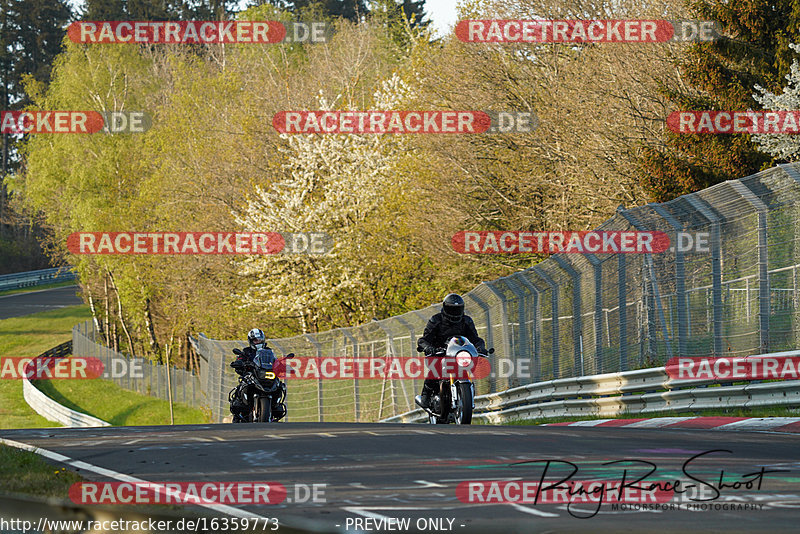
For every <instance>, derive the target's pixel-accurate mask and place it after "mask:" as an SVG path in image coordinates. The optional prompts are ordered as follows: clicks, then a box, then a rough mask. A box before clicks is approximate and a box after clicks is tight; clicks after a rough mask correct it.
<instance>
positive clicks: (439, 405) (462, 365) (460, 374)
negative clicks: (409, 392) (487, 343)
mask: <svg viewBox="0 0 800 534" xmlns="http://www.w3.org/2000/svg"><path fill="white" fill-rule="evenodd" d="M417 352H422V348H421V347H417ZM493 353H494V349H489V354H493ZM429 358H431V359H433V361H434V364H433V365H430V366H429V365H427V364H426V368H427V369H428V371H429V372H432V373H433V375H434V376H433V378H435V379H436V380H438V386H437V387H436V388H435V389H434V392H433V395H431V403H430V407H429V408H425V407H424V406H422V405H421V404H420V403H419V400H417V399H415V402H416V403H417V405H419V407H420V408H422V409H423V410H425V411H426V412H427V413H428V422H429V423H430V424H432V425H436V424H439V425H443V424H449V423H455V424H457V425H468V424H470V423H472V412H473V410H474V409H475V384H474V383H473V381H472V377H473V376H474V372H475V370H476V367H477V366H478V362H479V358H488V356H487V355H486V354H480V353H479V352H478V349H476V348H475V346H474V345H473V344H472V343H470V341H469V340H468V339H467V338H466V337H464V336H454V337H451V338H450V340H449V341H448V342H447V347H446V348H445V349H443V350H439V351H437V352H435V353H434V354H433V355H432V356H430V357H429Z"/></svg>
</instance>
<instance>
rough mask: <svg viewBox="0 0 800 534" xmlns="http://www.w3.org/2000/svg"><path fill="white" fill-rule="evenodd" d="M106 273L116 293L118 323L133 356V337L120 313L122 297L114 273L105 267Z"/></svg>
mask: <svg viewBox="0 0 800 534" xmlns="http://www.w3.org/2000/svg"><path fill="white" fill-rule="evenodd" d="M106 273H108V280H109V281H110V282H111V288H112V289H113V290H114V293H116V295H117V309H118V311H119V324H120V326H122V330H123V331H124V332H125V336H127V338H128V349H130V351H131V353H130V355H131V356H135V355H136V353H135V352H134V350H133V338H132V337H131V333H130V332H129V331H128V325H126V324H125V317H123V315H122V299H121V298H120V296H119V288H118V287H117V283H116V282H115V281H114V275H113V274H111V271H109V270H108V269H106Z"/></svg>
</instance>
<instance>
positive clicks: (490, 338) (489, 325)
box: [464, 291, 497, 393]
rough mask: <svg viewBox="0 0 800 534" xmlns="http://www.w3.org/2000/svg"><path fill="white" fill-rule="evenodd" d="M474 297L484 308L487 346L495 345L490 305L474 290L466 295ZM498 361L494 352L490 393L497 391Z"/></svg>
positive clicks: (491, 359)
mask: <svg viewBox="0 0 800 534" xmlns="http://www.w3.org/2000/svg"><path fill="white" fill-rule="evenodd" d="M464 296H465V297H468V298H470V299H472V300H473V301H474V302H475V304H477V305H478V306H479V307H480V308H481V309H482V310H483V316H484V317H485V320H486V346H487V347H494V332H493V328H492V314H491V312H490V311H489V305H488V304H486V303H485V302H484V301H483V300H481V299H480V298H479V297H477V296H475V295H474V294H473V293H472V291H470V292H469V293H467V294H466V295H464ZM496 362H497V359H496V357H495V356H494V354H492V355H490V356H489V364H490V366H491V368H492V372H491V373H490V374H489V393H495V392H496V391H497V373H496V372H495V371H494V369H496V367H495V363H496Z"/></svg>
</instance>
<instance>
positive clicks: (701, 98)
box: [641, 0, 800, 202]
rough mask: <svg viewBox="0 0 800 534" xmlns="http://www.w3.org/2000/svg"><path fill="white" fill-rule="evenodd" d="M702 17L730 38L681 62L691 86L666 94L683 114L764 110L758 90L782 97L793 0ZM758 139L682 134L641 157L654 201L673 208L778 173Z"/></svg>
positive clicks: (702, 11) (797, 21) (703, 9)
mask: <svg viewBox="0 0 800 534" xmlns="http://www.w3.org/2000/svg"><path fill="white" fill-rule="evenodd" d="M691 6H692V8H693V10H694V12H695V14H696V18H698V19H703V20H714V21H717V22H718V23H719V24H720V26H721V30H722V34H723V35H724V37H723V38H721V39H718V40H715V41H711V42H701V43H695V44H693V45H691V46H689V47H688V48H687V50H686V52H685V53H683V54H681V55H680V56H679V57H678V58H676V60H675V66H676V68H677V69H679V71H680V73H681V75H682V77H683V82H684V84H685V85H684V86H682V87H672V88H667V87H665V88H664V89H663V91H662V93H663V95H664V96H665V97H666V98H668V99H669V100H670V102H671V103H672V105H673V107H674V109H678V110H707V109H712V110H733V111H736V110H747V109H754V108H757V107H758V106H757V105H758V101H757V100H756V99H755V98H754V96H753V87H754V86H756V85H759V86H761V87H764V88H766V89H767V90H768V91H776V90H777V89H778V88H779V87H780V80H781V78H782V77H783V76H785V75H786V74H787V73H788V72H789V68H790V65H791V52H790V50H789V48H788V46H787V45H788V43H789V42H790V40H791V39H792V38H794V37H796V35H797V30H798V27H799V26H800V4H798V3H797V2H795V1H793V0H776V1H774V2H763V1H762V0H738V1H735V2H729V1H725V0H698V1H695V2H692V3H691ZM771 164H772V163H771V158H770V157H769V156H767V155H766V154H764V153H763V152H760V151H759V150H758V149H757V147H756V146H755V144H754V143H753V140H752V136H751V135H750V134H726V135H706V134H694V135H687V134H677V133H673V132H669V131H666V132H665V135H664V140H663V145H662V146H648V147H646V148H645V149H644V152H643V155H642V157H641V169H642V173H643V175H644V176H643V179H644V185H645V187H646V188H647V189H648V191H649V193H650V196H651V198H652V199H653V200H654V201H659V202H660V201H666V200H669V199H672V198H674V197H677V196H679V195H682V194H685V193H690V192H693V191H698V190H700V189H703V188H706V187H709V186H711V185H714V184H716V183H719V182H722V181H725V180H730V179H735V178H738V177H741V176H742V175H746V174H751V173H754V172H757V171H759V170H761V169H763V168H765V167H768V166H770V165H771Z"/></svg>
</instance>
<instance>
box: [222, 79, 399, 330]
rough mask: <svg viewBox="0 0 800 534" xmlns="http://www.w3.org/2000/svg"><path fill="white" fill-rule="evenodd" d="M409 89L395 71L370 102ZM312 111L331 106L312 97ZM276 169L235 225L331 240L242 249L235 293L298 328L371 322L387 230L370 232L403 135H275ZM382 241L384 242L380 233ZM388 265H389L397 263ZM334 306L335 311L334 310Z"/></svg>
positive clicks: (380, 219) (390, 185) (394, 182)
mask: <svg viewBox="0 0 800 534" xmlns="http://www.w3.org/2000/svg"><path fill="white" fill-rule="evenodd" d="M408 91H409V87H408V86H407V85H406V84H405V83H404V82H403V81H402V80H401V79H400V78H399V77H398V76H397V75H395V76H393V77H392V78H390V79H389V80H387V81H386V82H385V83H383V86H382V88H381V89H380V90H379V91H378V92H376V94H375V98H374V106H373V108H374V109H396V108H397V107H398V105H399V104H400V103H401V102H402V101H403V100H404V98H405V96H406V93H407V92H408ZM318 101H319V104H318V106H317V109H321V110H327V109H334V106H333V104H334V103H332V102H327V101H326V99H325V98H324V97H320V98H319V100H318ZM281 137H282V138H283V139H284V140H285V141H286V143H287V146H285V147H282V148H281V149H280V150H281V152H282V153H283V154H284V160H285V161H286V163H285V164H284V165H283V171H284V172H283V176H281V177H279V178H278V179H277V180H275V181H274V182H273V183H272V184H271V185H270V186H268V187H257V188H256V191H255V192H256V196H255V198H253V199H251V200H250V201H249V202H248V205H247V208H246V210H245V211H244V212H243V213H238V214H236V215H237V219H236V220H237V222H238V223H240V224H241V225H242V226H243V227H244V228H245V231H251V232H257V231H264V230H265V229H269V228H283V229H286V230H287V231H292V232H309V231H316V232H326V233H327V234H329V235H330V236H331V237H332V239H333V244H332V245H333V247H332V250H331V251H330V252H328V253H327V254H326V255H324V256H311V255H299V254H295V255H291V254H289V255H283V256H248V257H246V258H245V259H244V260H242V262H241V265H242V273H243V274H245V275H248V276H255V278H256V280H257V282H256V287H255V289H254V290H250V291H247V292H246V293H245V294H243V295H242V296H241V299H242V302H243V303H244V304H246V305H249V306H252V307H259V306H260V307H263V306H266V307H267V308H272V309H275V310H278V311H280V312H282V313H284V314H289V315H295V316H299V317H300V318H301V321H302V326H303V330H304V331H305V332H308V331H310V330H317V329H318V328H319V327H320V326H321V325H325V324H327V325H329V326H330V325H331V324H334V325H346V324H353V323H358V322H365V321H368V320H370V319H371V318H372V317H374V316H375V314H376V306H375V304H376V302H377V300H378V295H380V294H381V293H383V288H382V285H383V284H381V283H380V282H379V281H380V280H382V279H383V278H384V277H383V276H380V273H381V272H383V271H384V270H385V269H387V262H386V261H385V259H386V257H387V256H391V255H392V251H391V248H390V247H391V246H392V241H393V239H392V237H397V236H392V235H391V234H390V235H387V234H386V233H385V232H375V231H374V230H375V227H376V224H381V225H382V224H384V223H386V221H387V218H388V220H391V219H392V213H391V210H390V211H389V212H388V213H387V210H386V209H385V207H386V205H387V198H388V197H389V196H390V193H391V191H392V189H395V188H398V187H400V188H402V186H403V184H402V183H398V173H397V165H398V162H399V161H400V160H401V159H402V154H403V145H404V144H405V141H404V140H403V139H401V138H400V137H401V136H391V135H368V134H367V135H282V136H281ZM387 238H388V239H387ZM395 268H396V266H395ZM337 308H338V311H337Z"/></svg>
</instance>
